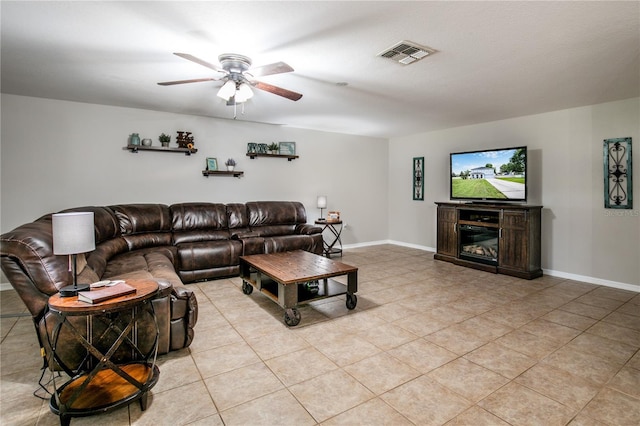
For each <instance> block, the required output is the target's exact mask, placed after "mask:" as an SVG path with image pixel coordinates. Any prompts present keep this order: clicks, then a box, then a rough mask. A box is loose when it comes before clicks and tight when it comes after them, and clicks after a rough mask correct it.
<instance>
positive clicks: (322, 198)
mask: <svg viewBox="0 0 640 426" xmlns="http://www.w3.org/2000/svg"><path fill="white" fill-rule="evenodd" d="M318 208H319V209H320V219H318V220H324V218H323V217H322V210H323V209H326V208H327V196H326V195H318Z"/></svg>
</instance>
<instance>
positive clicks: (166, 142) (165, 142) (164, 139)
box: [158, 133, 171, 148]
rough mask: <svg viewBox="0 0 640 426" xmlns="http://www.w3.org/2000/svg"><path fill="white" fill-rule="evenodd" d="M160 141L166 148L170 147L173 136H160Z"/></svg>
mask: <svg viewBox="0 0 640 426" xmlns="http://www.w3.org/2000/svg"><path fill="white" fill-rule="evenodd" d="M158 140H159V141H160V144H161V145H162V146H163V147H165V148H166V147H168V146H169V142H171V136H169V135H166V134H164V133H163V134H161V135H160V136H158Z"/></svg>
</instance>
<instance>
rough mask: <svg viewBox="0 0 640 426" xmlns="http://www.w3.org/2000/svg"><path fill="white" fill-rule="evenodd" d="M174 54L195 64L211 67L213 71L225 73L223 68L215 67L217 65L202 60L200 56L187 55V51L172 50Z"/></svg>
mask: <svg viewBox="0 0 640 426" xmlns="http://www.w3.org/2000/svg"><path fill="white" fill-rule="evenodd" d="M174 55H176V56H180V57H181V58H184V59H186V60H188V61H191V62H195V63H196V64H200V65H202V66H205V67H207V68H211V69H212V70H214V71H218V72H223V73H225V74H226V73H227V71H225V70H223V69H222V68H220V67H217V66H215V65H213V64H210V63H209V62H207V61H204V60H202V59H200V58H196V57H195V56H193V55H189V54H188V53H179V52H178V53H175V52H174Z"/></svg>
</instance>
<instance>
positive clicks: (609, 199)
mask: <svg viewBox="0 0 640 426" xmlns="http://www.w3.org/2000/svg"><path fill="white" fill-rule="evenodd" d="M604 207H605V208H606V209H632V208H633V180H632V179H631V138H615V139H605V140H604Z"/></svg>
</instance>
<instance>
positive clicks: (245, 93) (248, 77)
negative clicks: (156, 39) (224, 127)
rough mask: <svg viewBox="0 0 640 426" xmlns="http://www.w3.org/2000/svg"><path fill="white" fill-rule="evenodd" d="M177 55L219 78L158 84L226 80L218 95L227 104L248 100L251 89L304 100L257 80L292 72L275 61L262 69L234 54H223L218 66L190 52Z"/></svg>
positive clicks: (244, 57)
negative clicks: (256, 78)
mask: <svg viewBox="0 0 640 426" xmlns="http://www.w3.org/2000/svg"><path fill="white" fill-rule="evenodd" d="M174 55H176V56H180V57H181V58H184V59H187V60H189V61H192V62H195V63H196V64H200V65H203V66H205V67H207V68H210V69H212V70H214V71H216V72H219V73H221V74H222V75H221V76H220V77H213V78H194V79H191V80H177V81H164V82H161V83H158V84H159V85H160V86H172V85H174V84H185V83H199V82H203V81H224V82H225V83H224V84H223V85H222V87H221V88H220V90H219V91H218V96H219V97H220V98H222V99H224V100H226V101H227V105H235V104H237V103H242V102H245V101H247V100H248V99H249V98H251V97H252V96H253V92H252V91H251V88H250V86H252V87H255V88H256V89H260V90H264V91H266V92H270V93H273V94H275V95H278V96H282V97H283V98H287V99H290V100H292V101H297V100H298V99H300V98H301V97H302V94H300V93H296V92H293V91H291V90H287V89H283V88H282V87H278V86H273V85H271V84H267V83H263V82H261V81H258V80H255V79H254V78H255V77H262V76H265V75H273V74H281V73H285V72H291V71H293V68H291V66H289V65H287V64H285V63H284V62H275V63H273V64H269V65H264V66H261V67H255V68H251V58H249V57H247V56H244V55H238V54H235V53H223V54H222V55H220V56H218V61H220V66H219V67H218V66H215V65H213V64H211V63H209V62H207V61H204V60H202V59H200V58H196V57H195V56H193V55H190V54H188V53H174Z"/></svg>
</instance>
